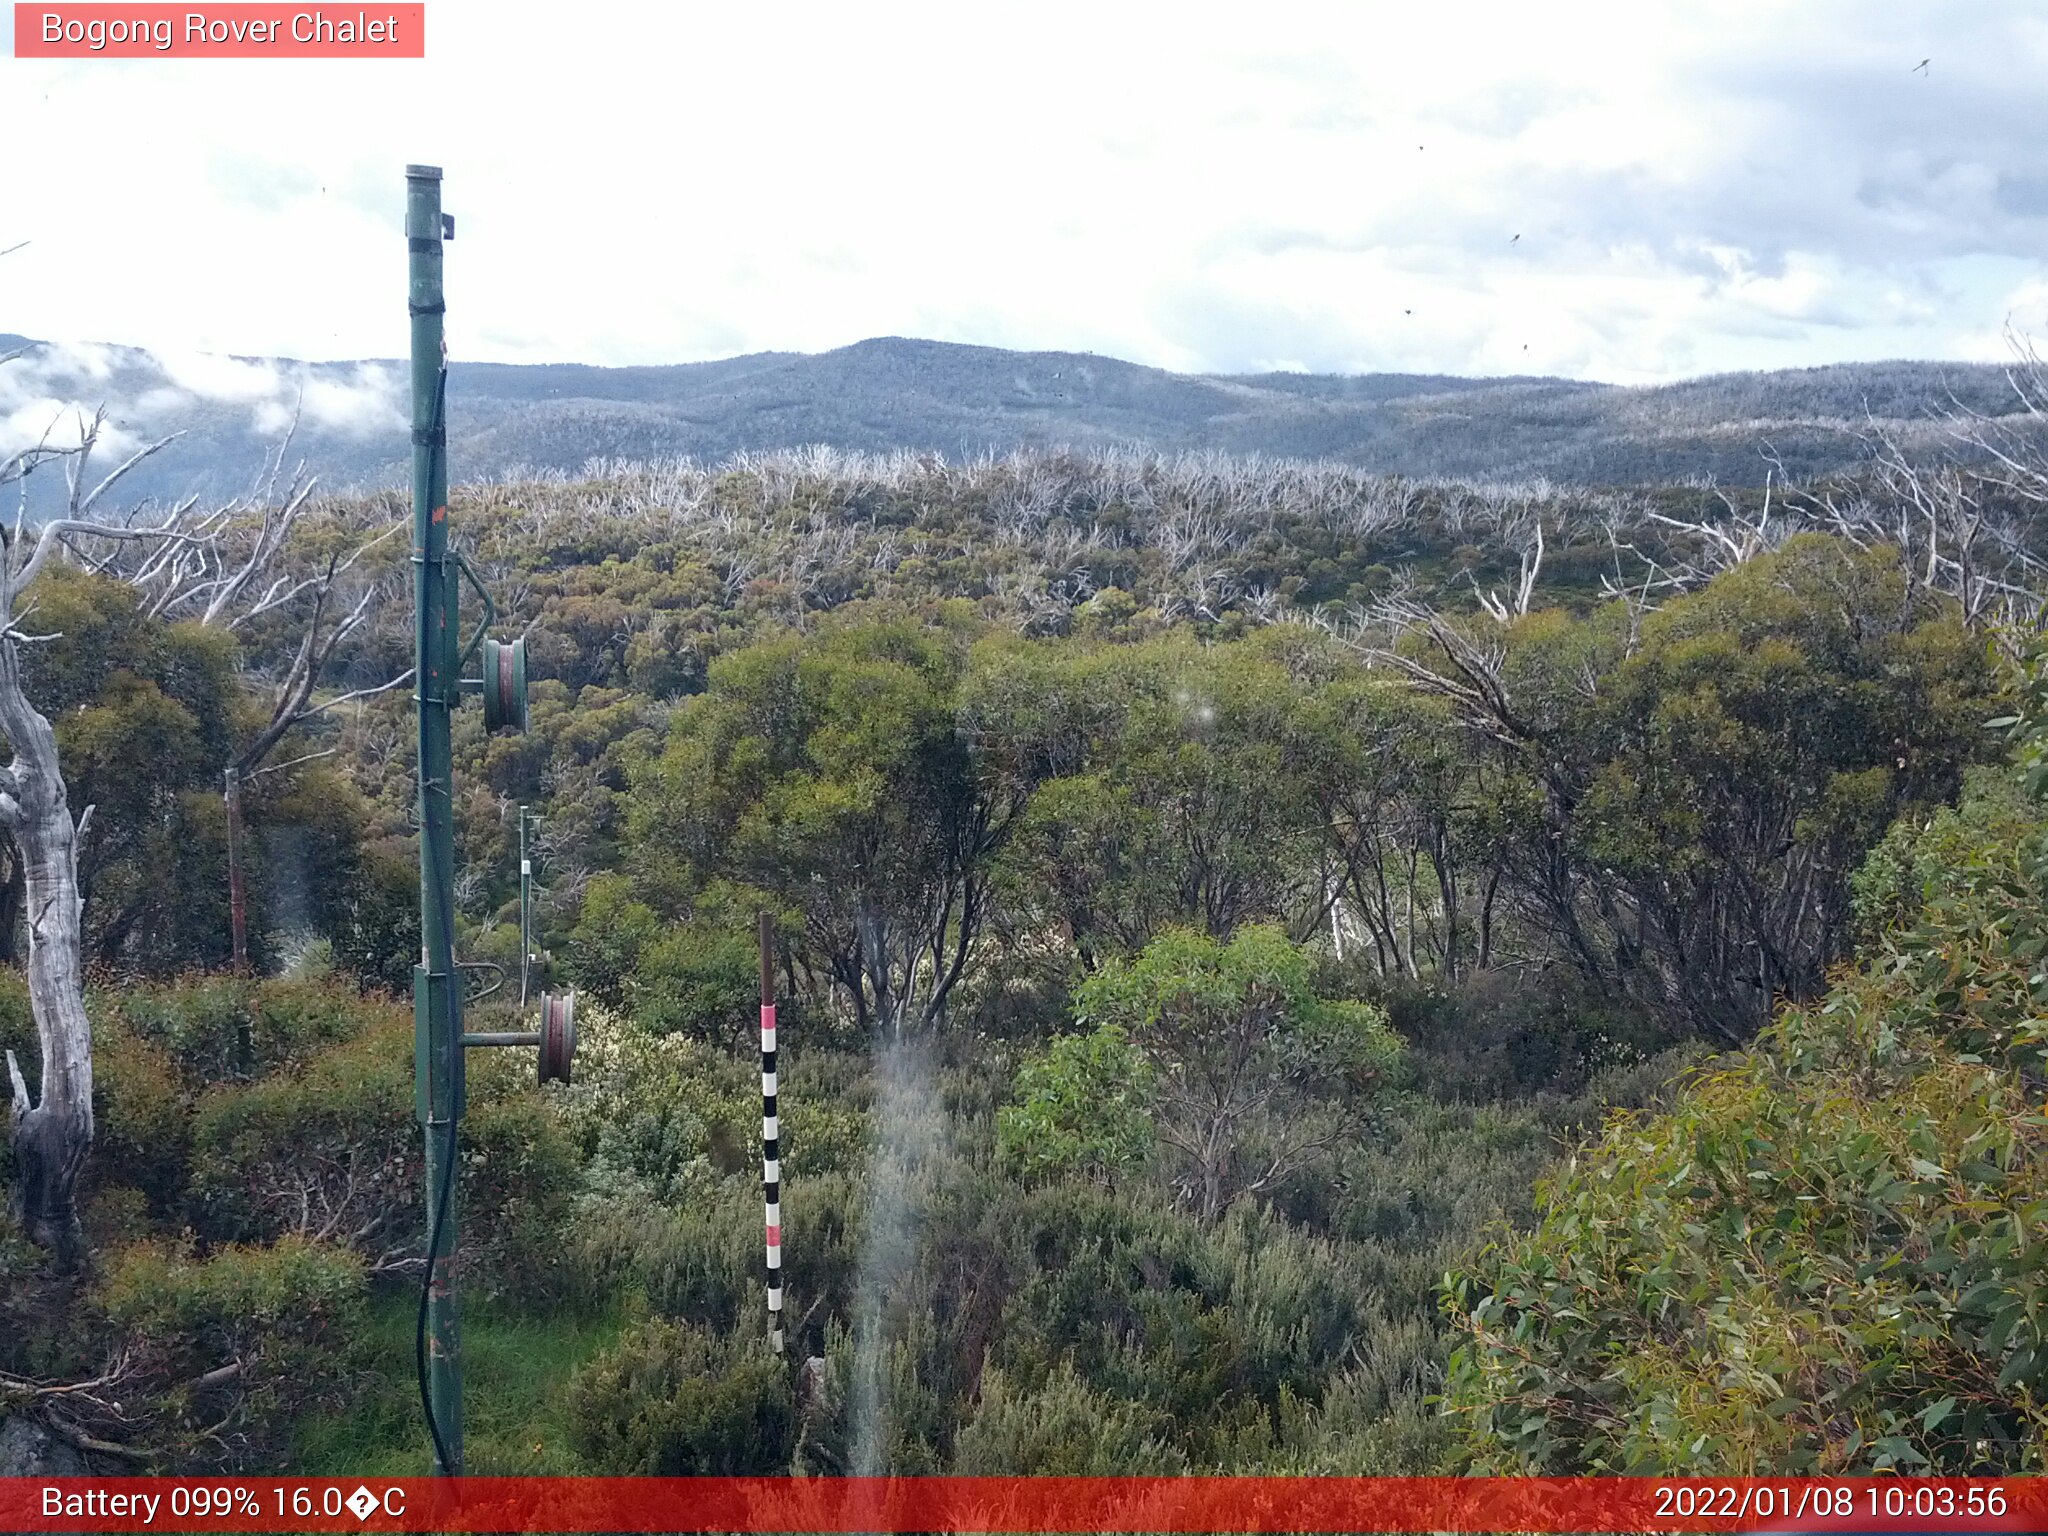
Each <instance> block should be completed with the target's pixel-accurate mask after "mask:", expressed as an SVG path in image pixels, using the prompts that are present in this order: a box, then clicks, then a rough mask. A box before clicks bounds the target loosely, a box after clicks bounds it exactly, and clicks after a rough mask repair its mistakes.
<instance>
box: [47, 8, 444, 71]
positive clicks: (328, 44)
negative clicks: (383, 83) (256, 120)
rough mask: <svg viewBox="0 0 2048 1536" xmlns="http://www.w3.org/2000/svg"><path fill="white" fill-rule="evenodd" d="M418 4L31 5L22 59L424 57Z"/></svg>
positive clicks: (424, 26)
mask: <svg viewBox="0 0 2048 1536" xmlns="http://www.w3.org/2000/svg"><path fill="white" fill-rule="evenodd" d="M426 52H427V8H426V6H425V5H424V4H413V5H383V4H373V5H355V6H348V5H330V6H319V5H271V4H267V3H264V4H230V5H120V4H93V5H63V4H58V5H25V4H20V3H17V4H16V5H15V7H14V56H15V57H16V58H18V59H422V58H425V57H426Z"/></svg>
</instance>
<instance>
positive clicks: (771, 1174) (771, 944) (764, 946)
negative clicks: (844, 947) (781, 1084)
mask: <svg viewBox="0 0 2048 1536" xmlns="http://www.w3.org/2000/svg"><path fill="white" fill-rule="evenodd" d="M761 1197H762V1200H763V1201H764V1203H765V1207H766V1226H767V1232H768V1343H769V1345H770V1346H771V1347H772V1348H773V1349H774V1351H775V1353H777V1354H778V1355H779V1354H781V1353H782V1156H781V1126H780V1125H779V1124H778V1123H777V1120H776V1115H775V920H774V919H773V918H772V917H770V916H769V915H768V914H767V913H766V912H763V913H762V914H761Z"/></svg>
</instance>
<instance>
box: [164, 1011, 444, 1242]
mask: <svg viewBox="0 0 2048 1536" xmlns="http://www.w3.org/2000/svg"><path fill="white" fill-rule="evenodd" d="M395 1013H396V1011H395V1010H392V1011H391V1012H390V1013H389V1014H387V1016H386V1018H385V1019H384V1020H383V1021H382V1022H380V1023H379V1024H377V1025H375V1026H373V1027H371V1028H370V1029H368V1030H366V1031H364V1033H363V1034H362V1035H360V1036H359V1037H357V1038H356V1039H354V1040H351V1041H348V1042H346V1043H345V1044H342V1045H339V1046H335V1047H333V1048H332V1049H330V1050H327V1051H324V1052H322V1053H320V1054H319V1055H316V1056H314V1057H312V1058H311V1059H310V1060H308V1061H307V1062H306V1063H305V1064H304V1065H303V1066H302V1067H299V1068H296V1069H292V1070H286V1071H282V1072H279V1073H277V1074H276V1075H274V1076H271V1077H267V1078H262V1079H259V1080H257V1081H255V1082H252V1083H246V1084H232V1083H230V1084H221V1085H219V1086H217V1087H215V1088H213V1089H211V1090H209V1091H208V1092H207V1093H206V1095H205V1096H204V1097H203V1098H202V1099H201V1100H200V1103H199V1110H198V1115H197V1118H196V1121H195V1124H194V1128H193V1177H192V1197H193V1217H194V1223H195V1225H196V1226H197V1228H198V1230H199V1231H200V1232H201V1233H202V1234H204V1235H206V1236H208V1237H209V1238H213V1239H216V1240H223V1241H230V1242H249V1241H262V1240H268V1239H273V1238H276V1237H279V1236H281V1235H283V1234H284V1233H287V1232H297V1233H300V1234H303V1235H305V1236H307V1237H317V1238H326V1239H331V1240H333V1241H335V1242H338V1243H347V1244H354V1245H357V1246H359V1247H361V1248H362V1249H363V1250H364V1251H366V1252H369V1253H373V1254H375V1253H381V1252H382V1251H383V1250H384V1249H385V1248H388V1247H394V1246H398V1245H402V1244H406V1243H410V1242H413V1241H416V1240H417V1237H418V1234H417V1232H416V1229H417V1228H418V1226H419V1224H420V1217H419V1210H420V1179H421V1143H420V1129H419V1125H418V1124H417V1122H416V1121H415V1120H414V1117H413V1082H412V1077H413V1070H412V1068H413V1064H412V1025H411V1021H410V1020H409V1019H407V1020H403V1021H401V1019H400V1018H398V1017H396V1016H395Z"/></svg>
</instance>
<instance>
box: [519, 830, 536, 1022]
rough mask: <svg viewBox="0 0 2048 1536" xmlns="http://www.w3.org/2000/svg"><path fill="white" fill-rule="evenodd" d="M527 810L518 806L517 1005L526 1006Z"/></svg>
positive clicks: (529, 957) (529, 937) (529, 951)
mask: <svg viewBox="0 0 2048 1536" xmlns="http://www.w3.org/2000/svg"><path fill="white" fill-rule="evenodd" d="M527 820H528V812H527V809H526V807H525V806H523V805H522V806H521V807H519V1006H520V1007H522V1008H524V1007H525V1006H526V995H527V991H528V989H529V987H530V985H531V982H532V974H533V917H532V911H533V857H532V855H531V854H530V853H528V852H527V846H526V827H527Z"/></svg>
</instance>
